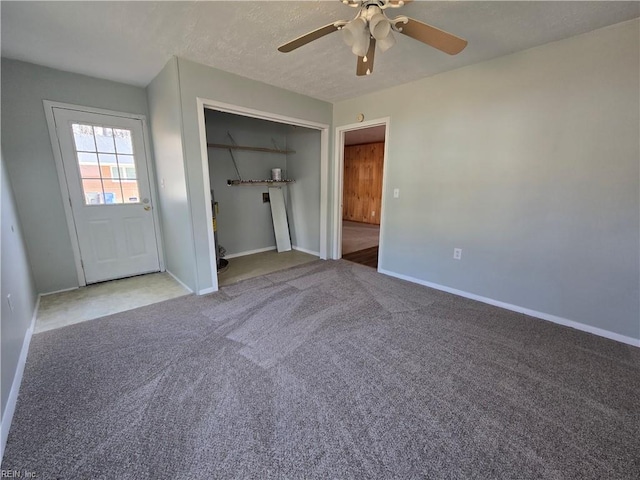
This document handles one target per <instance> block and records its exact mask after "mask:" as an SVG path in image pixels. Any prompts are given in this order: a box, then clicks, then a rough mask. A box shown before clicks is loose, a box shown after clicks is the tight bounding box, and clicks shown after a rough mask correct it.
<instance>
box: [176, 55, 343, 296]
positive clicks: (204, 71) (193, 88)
mask: <svg viewBox="0 0 640 480" xmlns="http://www.w3.org/2000/svg"><path fill="white" fill-rule="evenodd" d="M178 70H179V83H180V94H181V100H182V123H183V135H184V136H183V144H184V151H185V165H186V171H187V185H188V195H189V199H190V208H191V218H192V222H193V231H194V241H195V253H196V268H197V285H198V288H197V291H198V292H206V291H209V290H210V289H211V288H213V285H214V283H213V276H212V272H211V264H212V263H211V262H212V254H213V252H212V251H209V242H208V231H209V229H210V226H211V219H210V218H208V215H207V211H206V201H207V199H206V198H205V193H204V182H203V178H204V175H203V158H202V152H201V144H200V132H199V125H198V113H199V112H198V105H197V98H203V99H208V100H213V101H217V102H223V103H226V104H231V105H234V106H238V107H244V108H249V109H253V110H258V111H261V112H268V113H271V114H277V115H281V116H286V117H291V118H296V119H301V120H305V121H308V122H315V123H324V124H331V117H332V105H331V104H329V103H327V102H323V101H320V100H316V99H314V98H311V97H306V96H304V95H300V94H297V93H293V92H290V91H287V90H283V89H280V88H277V87H273V86H271V85H267V84H265V83H261V82H256V81H254V80H250V79H247V78H244V77H240V76H237V75H234V74H230V73H227V72H223V71H221V70H217V69H215V68H211V67H207V66H204V65H200V64H197V63H194V62H191V61H189V60H185V59H182V58H179V59H178ZM204 161H205V162H206V161H207V159H204Z"/></svg>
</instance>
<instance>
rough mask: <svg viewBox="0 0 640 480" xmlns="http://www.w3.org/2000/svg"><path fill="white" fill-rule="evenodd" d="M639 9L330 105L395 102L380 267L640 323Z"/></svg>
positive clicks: (629, 331)
mask: <svg viewBox="0 0 640 480" xmlns="http://www.w3.org/2000/svg"><path fill="white" fill-rule="evenodd" d="M639 24H640V23H639V21H638V20H633V21H629V22H625V23H622V24H618V25H615V26H611V27H607V28H604V29H600V30H596V31H593V32H590V33H587V34H584V35H581V36H577V37H573V38H570V39H567V40H563V41H559V42H555V43H551V44H547V45H544V46H541V47H538V48H534V49H531V50H528V51H525V52H521V53H517V54H513V55H510V56H505V57H501V58H498V59H495V60H491V61H488V62H484V63H481V64H477V65H474V66H470V67H466V68H462V69H459V70H456V71H452V72H448V73H445V74H442V75H438V76H434V77H431V78H427V79H424V80H421V81H418V82H414V83H411V84H407V85H404V86H399V87H395V88H393V89H389V90H386V91H382V92H379V93H377V94H375V95H367V96H363V97H360V98H356V99H352V100H348V101H344V102H341V103H338V104H336V105H334V125H335V126H340V125H346V124H350V123H353V119H354V118H355V116H356V114H357V113H358V112H363V113H364V114H365V116H366V118H368V119H375V118H380V117H385V116H390V117H391V124H390V135H389V138H388V149H389V150H388V152H389V153H388V159H387V162H386V167H387V181H386V184H385V191H384V202H385V203H384V208H385V210H384V212H383V214H384V217H383V226H382V249H381V265H380V266H381V268H383V269H385V270H389V271H392V272H395V273H398V274H402V275H406V276H410V277H413V278H416V279H419V280H422V281H427V282H433V283H436V284H440V285H443V286H447V287H450V288H455V289H459V290H462V291H465V292H469V293H472V294H476V295H480V296H483V297H488V298H491V299H494V300H498V301H502V302H506V303H509V304H513V305H517V306H520V307H525V308H528V309H532V310H535V311H538V312H543V313H546V314H549V315H555V316H559V317H562V318H565V319H569V320H572V321H575V322H580V323H583V324H586V325H590V326H593V327H596V328H601V329H604V330H607V331H610V332H614V333H617V334H620V335H624V336H628V337H632V338H636V339H637V338H640V322H639V311H638V308H639V304H640V299H639V295H640V285H639V278H640V272H639V265H640V259H639V254H640V239H639V235H640V225H639V219H640V206H639V199H640V187H639V173H640V172H639V171H640V166H639V159H640V151H639V149H640V146H639V142H638V132H639V129H640V118H639V115H640V114H639V108H638V107H639V104H640V73H639V72H640V65H639V58H640V52H639V48H640V47H639V43H638V38H639V36H640V29H639ZM394 188H399V189H400V197H399V198H397V199H394V198H392V192H393V189H394ZM454 247H459V248H462V249H463V253H462V260H460V261H456V260H453V258H452V254H453V248H454Z"/></svg>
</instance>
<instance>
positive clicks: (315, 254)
mask: <svg viewBox="0 0 640 480" xmlns="http://www.w3.org/2000/svg"><path fill="white" fill-rule="evenodd" d="M291 248H293V249H294V250H297V251H299V252H302V253H308V254H309V255H313V256H314V257H319V256H320V252H314V251H313V250H308V249H306V248H302V247H298V246H297V245H291Z"/></svg>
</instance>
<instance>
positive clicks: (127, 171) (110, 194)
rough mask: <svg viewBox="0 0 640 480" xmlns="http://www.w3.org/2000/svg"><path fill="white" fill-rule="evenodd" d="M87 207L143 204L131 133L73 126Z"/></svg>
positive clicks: (118, 129) (103, 128) (106, 128)
mask: <svg viewBox="0 0 640 480" xmlns="http://www.w3.org/2000/svg"><path fill="white" fill-rule="evenodd" d="M72 129H73V138H74V142H75V147H76V158H77V161H78V167H79V170H80V179H81V182H82V189H83V191H84V199H85V204H86V205H105V204H122V203H140V194H139V191H138V180H137V175H136V164H135V158H134V155H133V144H132V142H131V137H132V135H131V130H127V129H122V128H110V127H106V126H96V125H84V124H78V123H74V124H72Z"/></svg>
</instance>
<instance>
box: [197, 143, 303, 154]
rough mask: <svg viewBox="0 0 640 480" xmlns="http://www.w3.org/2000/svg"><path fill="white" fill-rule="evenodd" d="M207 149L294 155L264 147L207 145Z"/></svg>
mask: <svg viewBox="0 0 640 480" xmlns="http://www.w3.org/2000/svg"><path fill="white" fill-rule="evenodd" d="M207 147H211V148H225V149H231V150H249V151H252V152H267V153H279V154H286V153H296V152H295V151H294V150H279V149H277V148H266V147H243V146H241V145H226V144H224V143H207Z"/></svg>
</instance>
